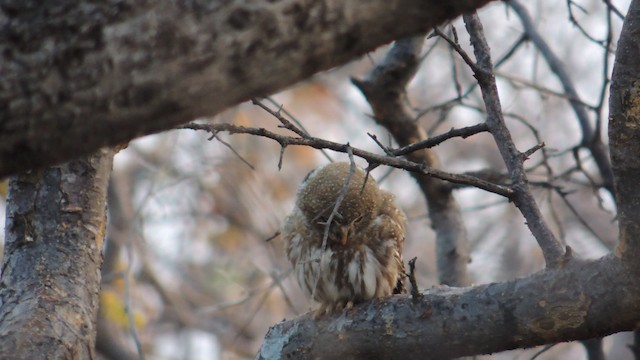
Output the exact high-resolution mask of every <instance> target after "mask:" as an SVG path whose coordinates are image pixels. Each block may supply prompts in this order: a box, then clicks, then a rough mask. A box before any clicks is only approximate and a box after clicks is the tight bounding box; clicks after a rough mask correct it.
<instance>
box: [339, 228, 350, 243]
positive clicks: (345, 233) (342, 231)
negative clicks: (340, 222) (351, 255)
mask: <svg viewBox="0 0 640 360" xmlns="http://www.w3.org/2000/svg"><path fill="white" fill-rule="evenodd" d="M350 228H351V226H340V235H342V236H341V237H340V244H342V246H346V245H347V240H349V229H350Z"/></svg>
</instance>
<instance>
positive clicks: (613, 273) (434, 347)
mask: <svg viewBox="0 0 640 360" xmlns="http://www.w3.org/2000/svg"><path fill="white" fill-rule="evenodd" d="M638 39H640V1H637V0H634V1H632V3H631V5H630V9H629V12H628V14H627V16H626V18H625V21H624V27H623V30H622V33H621V37H620V42H619V44H618V50H617V53H616V62H615V67H614V73H613V79H612V86H611V101H610V103H611V105H610V114H611V115H610V124H609V135H610V150H611V154H612V167H613V173H614V180H615V182H614V184H615V189H616V194H617V200H618V206H619V207H618V209H619V212H618V214H619V216H618V220H619V224H620V234H621V235H620V242H619V244H618V246H617V248H616V252H615V254H612V255H609V256H606V257H604V258H602V259H599V260H595V261H580V260H577V259H570V260H568V261H567V262H561V263H560V265H561V266H560V267H559V268H548V269H547V270H546V271H543V272H540V273H537V274H534V275H531V276H529V277H527V278H524V279H519V280H515V281H510V282H506V283H499V284H489V285H481V286H474V287H470V288H465V289H445V290H439V289H433V290H430V291H426V292H424V293H423V295H422V296H421V297H418V298H415V299H412V298H409V297H407V296H395V297H392V298H388V299H384V300H377V301H373V302H370V303H367V304H363V305H362V306H359V307H356V308H355V309H353V310H352V311H350V312H349V313H346V314H341V315H338V316H336V317H333V318H327V319H323V320H321V321H314V320H313V319H310V318H309V316H308V315H306V316H302V317H300V318H298V319H294V320H289V321H284V322H282V323H279V324H277V325H274V326H273V327H272V328H271V329H270V330H269V332H268V334H267V336H266V338H265V342H264V343H263V345H262V348H261V349H260V352H259V353H258V356H257V358H258V359H281V358H289V357H295V358H299V359H331V358H346V359H355V358H372V359H413V358H415V359H420V358H424V357H425V356H428V357H429V358H434V359H441V358H450V357H459V356H466V355H477V354H486V353H492V352H498V351H504V350H508V349H514V348H521V347H530V346H536V345H542V344H551V343H556V342H562V341H570V340H587V339H590V338H594V337H602V336H606V335H608V334H611V333H615V332H620V331H628V330H634V329H636V328H637V326H638V323H640V303H639V302H640V276H638V270H639V269H640V260H639V259H640V187H638V179H640V142H638V139H640V100H639V99H640V87H639V85H638V84H640V60H639V59H640V41H639V40H638Z"/></svg>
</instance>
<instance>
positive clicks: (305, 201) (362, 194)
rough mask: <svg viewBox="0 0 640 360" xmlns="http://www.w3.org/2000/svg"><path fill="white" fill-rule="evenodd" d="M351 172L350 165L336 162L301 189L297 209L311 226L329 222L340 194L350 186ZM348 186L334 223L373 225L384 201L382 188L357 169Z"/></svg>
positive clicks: (315, 173)
mask: <svg viewBox="0 0 640 360" xmlns="http://www.w3.org/2000/svg"><path fill="white" fill-rule="evenodd" d="M349 169H350V163H347V162H335V163H330V164H328V165H325V166H323V167H320V168H318V169H315V170H313V171H312V172H310V173H309V174H308V175H307V177H306V178H305V180H304V181H303V182H302V184H301V185H300V188H299V189H298V196H297V201H296V205H297V206H298V208H299V209H300V210H302V213H303V214H304V215H305V217H306V218H307V220H308V221H309V222H310V223H313V224H318V223H322V222H324V221H326V220H327V219H328V217H329V215H330V214H331V211H332V210H333V208H334V206H335V203H336V200H337V198H338V196H339V194H340V192H341V191H342V189H343V188H344V187H345V186H346V185H347V179H348V178H349V171H350V170H349ZM365 180H366V181H365ZM363 185H364V186H363ZM348 186H349V187H348V190H347V194H346V196H345V197H344V199H343V200H342V202H341V203H340V207H339V208H338V215H337V216H335V217H334V221H335V222H336V223H338V224H342V225H348V224H356V225H357V224H358V223H365V224H366V223H369V222H370V221H371V220H373V218H374V217H375V216H376V215H377V211H378V206H379V205H380V201H381V200H382V197H381V194H380V189H379V188H378V185H377V184H376V182H375V180H374V179H373V178H372V177H370V176H369V177H367V175H366V173H365V172H364V171H363V170H362V169H360V168H358V167H356V168H355V171H354V173H353V175H352V177H351V179H350V181H349V185H348Z"/></svg>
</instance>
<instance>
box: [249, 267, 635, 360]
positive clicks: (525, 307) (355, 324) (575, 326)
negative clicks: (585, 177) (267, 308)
mask: <svg viewBox="0 0 640 360" xmlns="http://www.w3.org/2000/svg"><path fill="white" fill-rule="evenodd" d="M638 285H639V284H638V278H637V277H630V276H627V274H626V273H625V269H624V266H623V264H622V263H621V262H620V260H619V259H618V258H615V257H613V256H611V257H607V258H603V259H600V260H597V261H592V262H582V261H577V260H576V261H573V262H571V263H570V264H568V265H567V267H566V268H564V269H561V270H547V271H544V272H540V273H537V274H535V275H532V276H530V277H528V278H525V279H519V280H515V281H510V282H505V283H499V284H489V285H481V286H474V287H470V288H465V289H459V288H444V289H443V288H435V289H431V290H427V291H424V292H423V296H422V297H421V298H420V300H419V301H418V302H415V301H414V300H413V299H411V298H410V297H409V296H408V295H407V296H399V295H398V296H394V297H391V298H387V299H384V300H374V301H371V302H369V303H366V304H363V305H361V306H357V307H356V308H354V309H353V310H351V311H349V312H345V313H342V314H339V315H337V316H336V317H333V318H328V319H323V320H319V321H315V320H313V319H312V318H311V316H310V315H309V314H307V315H304V316H303V317H301V318H298V319H295V320H288V321H283V322H281V323H279V324H277V325H274V326H273V327H272V328H271V329H269V332H268V333H267V336H266V339H265V342H264V343H263V345H262V347H261V349H260V352H259V353H258V356H257V359H270V360H271V359H424V358H425V356H427V355H426V354H428V358H430V359H449V358H453V357H461V356H469V355H476V354H489V353H493V352H498V351H503V350H509V349H515V348H523V347H532V346H537V345H542V344H548V343H554V342H562V341H568V340H577V339H588V338H593V337H598V336H605V335H608V334H611V333H613V332H618V331H625V330H631V329H634V328H635V327H636V324H637V322H638V321H639V320H640V306H638V304H639V303H640V286H638Z"/></svg>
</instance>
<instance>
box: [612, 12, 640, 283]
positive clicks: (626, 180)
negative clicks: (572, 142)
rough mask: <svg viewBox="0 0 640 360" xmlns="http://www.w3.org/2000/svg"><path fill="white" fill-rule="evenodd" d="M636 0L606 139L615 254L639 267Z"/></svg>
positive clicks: (619, 59) (621, 47)
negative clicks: (614, 213)
mask: <svg viewBox="0 0 640 360" xmlns="http://www.w3.org/2000/svg"><path fill="white" fill-rule="evenodd" d="M638 39H640V1H637V0H634V1H632V2H631V5H630V7H629V11H628V13H627V15H626V17H625V20H624V25H623V27H622V32H621V34H620V41H619V42H618V49H617V51H616V60H615V64H614V67H613V76H612V82H611V96H610V97H609V104H610V105H609V141H610V145H609V146H610V150H611V163H612V168H613V173H614V180H615V181H614V185H615V190H616V198H617V202H618V222H619V224H620V225H619V226H620V240H619V242H618V246H617V248H616V254H618V255H619V256H621V257H622V259H623V260H625V262H626V263H627V264H629V265H630V266H631V267H632V268H633V270H634V271H640V261H638V259H639V258H640V187H639V186H638V179H640V141H638V139H640V40H638Z"/></svg>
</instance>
